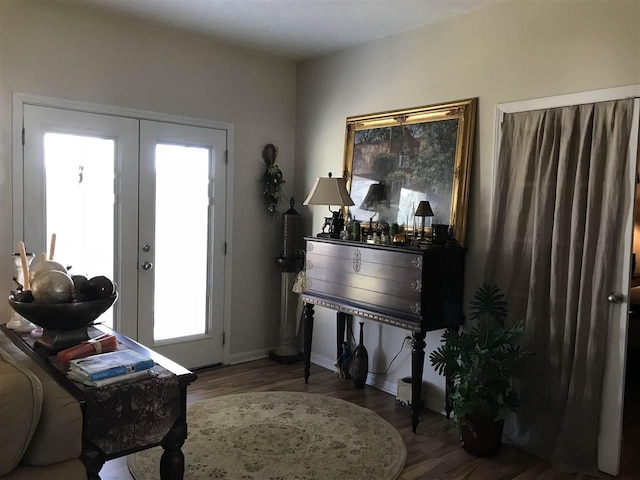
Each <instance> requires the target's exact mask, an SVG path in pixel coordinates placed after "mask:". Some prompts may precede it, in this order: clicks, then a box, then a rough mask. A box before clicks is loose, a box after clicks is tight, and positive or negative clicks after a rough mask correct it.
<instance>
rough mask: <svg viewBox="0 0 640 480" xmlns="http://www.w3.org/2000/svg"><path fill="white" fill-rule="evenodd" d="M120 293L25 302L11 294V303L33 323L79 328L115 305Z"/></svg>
mask: <svg viewBox="0 0 640 480" xmlns="http://www.w3.org/2000/svg"><path fill="white" fill-rule="evenodd" d="M117 298H118V293H117V292H116V293H114V294H113V295H111V296H110V297H107V298H100V299H98V300H91V301H88V302H75V303H24V302H16V301H15V300H14V299H13V295H10V296H9V305H11V308H13V309H14V310H15V311H16V312H17V313H19V314H20V315H22V316H23V317H24V318H26V319H27V320H29V321H30V322H31V323H35V324H36V325H38V326H40V327H42V328H44V329H51V330H77V329H80V328H83V327H86V326H87V325H88V324H90V323H91V322H93V321H94V320H95V319H96V318H98V317H99V316H100V315H102V314H103V313H104V312H106V311H107V310H108V308H109V307H110V306H111V305H113V302H115V301H116V299H117Z"/></svg>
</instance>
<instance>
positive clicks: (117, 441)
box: [0, 325, 197, 480]
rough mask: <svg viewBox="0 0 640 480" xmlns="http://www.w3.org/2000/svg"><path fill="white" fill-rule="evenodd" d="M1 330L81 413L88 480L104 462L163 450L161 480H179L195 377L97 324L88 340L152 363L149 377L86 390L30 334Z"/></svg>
mask: <svg viewBox="0 0 640 480" xmlns="http://www.w3.org/2000/svg"><path fill="white" fill-rule="evenodd" d="M0 329H1V330H2V331H3V332H4V333H5V334H6V335H7V337H8V338H9V339H11V341H12V342H13V343H14V344H15V345H17V346H18V347H19V348H20V349H21V350H22V351H24V352H25V353H26V354H27V355H29V356H30V357H31V358H33V359H34V360H35V361H36V362H37V363H38V364H39V365H40V367H42V368H43V369H44V371H45V372H47V373H48V374H49V375H50V376H51V377H52V378H53V379H54V380H56V382H58V383H59V384H60V385H61V386H62V387H63V388H65V389H66V390H67V391H68V392H69V393H70V394H71V395H72V396H73V397H74V398H75V399H76V400H77V401H78V402H79V403H80V407H81V409H82V423H83V425H82V457H81V460H82V462H83V463H84V465H85V468H86V469H87V477H88V479H89V480H100V470H101V469H102V466H103V465H104V463H105V462H106V461H107V460H111V459H114V458H118V457H122V456H125V455H129V454H131V453H135V452H138V451H140V450H145V449H147V448H151V447H156V446H159V445H162V447H163V448H164V452H163V454H162V458H161V460H160V466H159V471H160V478H161V479H163V480H182V478H183V476H184V455H183V453H182V450H181V449H182V445H183V443H184V441H185V439H186V438H187V416H186V411H187V410H186V408H187V386H188V385H189V384H190V383H192V382H194V381H195V379H196V378H197V376H196V375H195V374H194V373H192V372H190V371H189V370H187V369H185V368H183V367H181V366H180V365H178V364H177V363H175V362H173V361H171V360H169V359H168V358H166V357H164V356H162V355H160V354H158V353H156V352H154V351H153V350H150V349H148V348H146V347H144V346H143V345H140V344H139V343H137V342H135V341H133V340H131V339H130V338H128V337H126V336H124V335H122V334H120V333H118V332H116V331H113V330H111V329H110V328H108V327H105V326H102V325H99V326H96V327H89V336H90V337H95V336H98V335H101V334H103V333H109V334H111V335H115V336H116V338H117V339H118V342H119V343H120V344H121V347H119V348H129V349H131V350H135V351H137V352H139V353H141V354H142V355H145V356H147V357H149V358H151V359H153V361H154V362H155V364H156V365H155V366H154V367H153V369H152V372H153V375H151V376H149V377H140V378H138V379H132V380H125V381H123V382H118V383H113V384H110V385H107V386H104V387H100V388H94V387H88V386H86V385H83V384H81V383H77V382H73V381H71V380H70V379H69V378H67V376H66V373H65V367H62V366H61V365H60V364H59V363H58V362H57V359H56V358H55V357H51V356H50V352H49V351H47V350H45V349H43V348H42V347H40V346H38V345H36V344H35V339H33V338H32V337H31V336H30V335H29V334H19V333H16V332H15V331H13V330H8V329H7V328H5V326H4V325H0Z"/></svg>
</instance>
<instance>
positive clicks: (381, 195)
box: [360, 183, 387, 211]
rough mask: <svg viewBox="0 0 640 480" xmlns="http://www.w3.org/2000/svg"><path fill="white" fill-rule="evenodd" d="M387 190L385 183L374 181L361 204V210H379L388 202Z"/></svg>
mask: <svg viewBox="0 0 640 480" xmlns="http://www.w3.org/2000/svg"><path fill="white" fill-rule="evenodd" d="M386 201H387V192H386V189H385V187H384V183H372V184H371V185H369V190H368V191H367V194H366V195H365V197H364V200H363V201H362V205H360V210H369V211H377V210H379V209H380V206H381V205H384V204H386Z"/></svg>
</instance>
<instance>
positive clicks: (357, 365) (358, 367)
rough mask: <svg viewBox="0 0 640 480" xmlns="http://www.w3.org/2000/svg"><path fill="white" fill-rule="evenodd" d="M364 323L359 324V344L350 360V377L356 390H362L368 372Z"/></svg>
mask: <svg viewBox="0 0 640 480" xmlns="http://www.w3.org/2000/svg"><path fill="white" fill-rule="evenodd" d="M363 327H364V322H360V343H358V346H357V347H356V349H355V350H354V352H353V357H352V358H351V376H352V377H353V383H354V384H355V386H356V388H364V385H365V383H366V382H367V373H368V372H369V354H368V353H367V349H366V348H365V347H364V342H363V334H362V329H363Z"/></svg>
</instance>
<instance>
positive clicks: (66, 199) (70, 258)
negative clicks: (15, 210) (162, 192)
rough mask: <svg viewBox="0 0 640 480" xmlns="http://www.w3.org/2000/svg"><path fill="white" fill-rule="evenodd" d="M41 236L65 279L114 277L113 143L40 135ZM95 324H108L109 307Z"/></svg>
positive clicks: (58, 135)
mask: <svg viewBox="0 0 640 480" xmlns="http://www.w3.org/2000/svg"><path fill="white" fill-rule="evenodd" d="M44 163H45V190H46V198H45V218H46V235H45V238H47V239H48V238H51V235H52V234H53V233H55V234H56V237H57V238H59V239H60V241H59V242H58V241H57V242H56V251H55V259H56V260H60V261H61V262H62V263H63V264H64V265H65V266H71V268H70V269H69V273H70V274H71V275H84V276H85V277H87V278H91V277H95V276H98V275H104V276H105V277H107V278H109V279H113V278H114V263H115V262H114V239H115V219H114V203H115V191H114V186H115V182H114V179H115V174H114V172H115V141H114V140H113V139H104V138H96V137H87V136H80V135H70V134H63V133H51V132H49V133H46V134H45V135H44ZM99 321H101V322H104V323H105V324H107V325H109V326H110V327H111V326H113V307H112V308H110V309H109V310H108V311H106V312H105V313H104V314H102V316H101V317H100V319H99Z"/></svg>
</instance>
